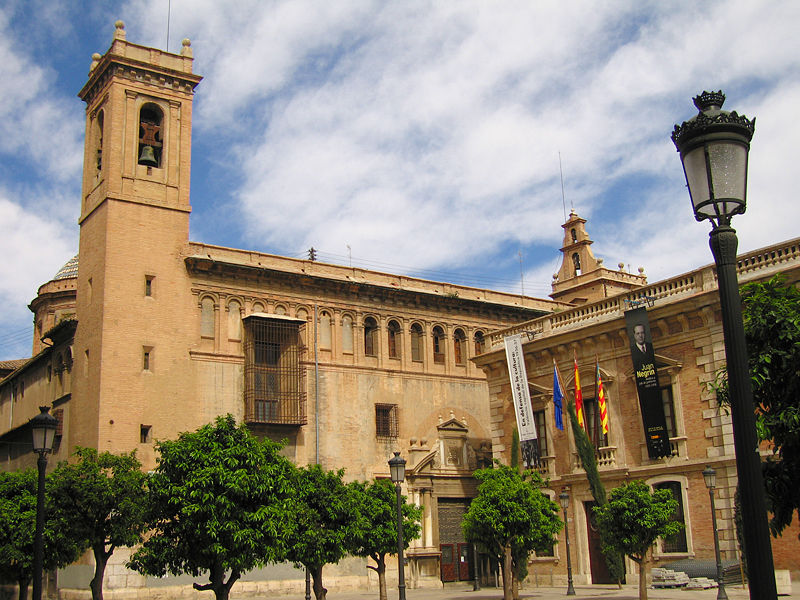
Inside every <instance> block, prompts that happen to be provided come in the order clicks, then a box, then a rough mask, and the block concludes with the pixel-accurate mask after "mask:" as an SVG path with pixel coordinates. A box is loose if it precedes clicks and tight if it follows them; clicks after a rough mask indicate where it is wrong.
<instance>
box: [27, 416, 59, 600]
mask: <svg viewBox="0 0 800 600" xmlns="http://www.w3.org/2000/svg"><path fill="white" fill-rule="evenodd" d="M39 410H40V411H41V412H40V413H39V414H38V415H36V416H35V417H33V418H32V419H31V420H30V421H29V423H30V426H31V432H32V433H33V451H34V452H36V454H38V455H39V459H38V460H37V461H36V466H37V467H38V469H39V480H38V483H37V486H36V532H35V534H34V538H33V591H32V596H31V599H32V600H42V570H43V569H42V563H43V562H44V475H45V470H46V469H47V453H48V452H50V450H51V449H52V448H53V440H54V439H55V437H56V428H57V427H58V419H56V418H55V417H54V416H53V415H51V414H50V412H49V411H50V407H49V406H40V407H39Z"/></svg>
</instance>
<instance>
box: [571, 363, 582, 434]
mask: <svg viewBox="0 0 800 600" xmlns="http://www.w3.org/2000/svg"><path fill="white" fill-rule="evenodd" d="M573 358H574V361H575V412H577V413H578V425H580V426H581V427H583V426H584V425H583V394H581V377H580V375H579V374H578V357H577V356H575V355H574V354H573Z"/></svg>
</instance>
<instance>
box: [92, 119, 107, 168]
mask: <svg viewBox="0 0 800 600" xmlns="http://www.w3.org/2000/svg"><path fill="white" fill-rule="evenodd" d="M104 120H105V117H104V112H103V111H102V110H101V111H99V112H98V113H97V119H96V122H95V133H94V135H95V142H94V146H95V168H96V169H97V172H98V173H99V172H100V171H101V170H102V168H103V121H104Z"/></svg>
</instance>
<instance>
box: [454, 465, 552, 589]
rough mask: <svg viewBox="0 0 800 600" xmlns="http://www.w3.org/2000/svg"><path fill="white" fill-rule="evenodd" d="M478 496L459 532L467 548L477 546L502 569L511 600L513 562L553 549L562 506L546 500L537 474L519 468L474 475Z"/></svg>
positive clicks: (496, 469) (483, 470) (479, 471)
mask: <svg viewBox="0 0 800 600" xmlns="http://www.w3.org/2000/svg"><path fill="white" fill-rule="evenodd" d="M475 478H476V479H477V480H478V481H480V484H479V485H478V496H477V497H476V498H475V499H474V500H473V501H472V503H471V504H470V507H469V510H467V513H466V514H465V515H464V520H463V521H462V523H461V526H462V528H463V530H464V536H465V537H466V539H467V541H468V542H471V543H475V544H478V545H479V546H480V547H481V549H482V550H484V551H485V552H486V553H487V554H489V555H490V556H493V557H494V558H495V559H496V560H498V561H500V562H501V564H502V565H503V598H504V600H511V598H512V585H511V581H512V571H513V556H514V555H516V556H517V557H520V558H521V557H524V559H527V556H528V554H530V552H532V551H540V552H542V551H545V550H548V549H549V548H551V547H552V545H553V543H554V542H555V540H554V539H553V536H554V535H555V534H556V533H558V532H559V531H560V530H561V528H562V527H563V526H564V523H563V522H562V521H561V519H559V517H558V510H559V507H558V505H557V504H556V503H555V502H553V501H552V500H550V499H549V498H548V497H547V496H545V495H544V494H542V492H541V491H540V490H539V488H540V487H541V486H542V479H541V477H540V476H539V474H538V473H535V472H533V471H525V472H524V473H520V472H519V471H518V470H517V468H516V467H510V466H505V465H500V464H496V465H495V467H494V468H490V469H479V470H477V471H475Z"/></svg>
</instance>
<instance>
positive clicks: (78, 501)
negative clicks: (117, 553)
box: [50, 448, 147, 600]
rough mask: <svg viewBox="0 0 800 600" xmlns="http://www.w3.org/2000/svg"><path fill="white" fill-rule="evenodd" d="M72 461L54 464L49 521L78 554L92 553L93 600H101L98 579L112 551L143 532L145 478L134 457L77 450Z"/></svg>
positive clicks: (134, 540) (135, 540)
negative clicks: (58, 525)
mask: <svg viewBox="0 0 800 600" xmlns="http://www.w3.org/2000/svg"><path fill="white" fill-rule="evenodd" d="M75 456H77V462H74V463H68V462H62V463H60V464H59V465H58V466H57V467H56V468H55V470H54V471H53V473H52V474H51V475H50V477H51V485H52V491H51V494H52V500H53V506H54V509H53V510H54V512H53V514H54V516H57V517H58V518H59V519H60V520H61V522H62V523H63V524H64V526H65V527H67V528H68V529H69V530H70V532H71V535H73V536H74V537H75V540H76V542H77V543H78V544H79V545H80V546H81V550H82V551H83V550H88V549H91V550H92V553H93V554H94V562H95V571H94V577H93V579H92V581H91V583H90V584H89V587H90V588H91V590H92V599H93V600H102V598H103V576H104V574H105V569H106V565H107V564H108V560H109V559H110V558H111V555H112V554H113V553H114V550H116V549H117V548H119V547H121V546H134V545H136V544H138V543H139V542H140V541H141V536H142V533H143V532H144V530H145V509H146V502H145V501H146V497H145V489H146V485H145V482H146V478H147V476H146V475H145V474H144V473H142V471H141V467H142V464H141V463H140V462H139V460H138V459H137V458H136V452H135V451H134V452H131V453H130V454H111V453H110V452H102V453H98V452H97V450H95V449H94V448H77V449H76V451H75Z"/></svg>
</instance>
